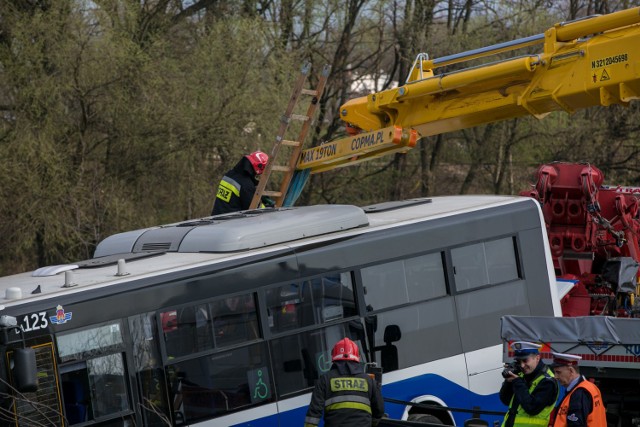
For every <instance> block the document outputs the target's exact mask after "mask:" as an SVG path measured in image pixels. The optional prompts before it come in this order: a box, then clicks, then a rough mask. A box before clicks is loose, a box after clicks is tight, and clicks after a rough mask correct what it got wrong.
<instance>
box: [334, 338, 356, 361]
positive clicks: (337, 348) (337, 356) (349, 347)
mask: <svg viewBox="0 0 640 427" xmlns="http://www.w3.org/2000/svg"><path fill="white" fill-rule="evenodd" d="M331 360H332V361H333V362H336V361H338V360H350V361H352V362H359V361H360V350H359V349H358V346H357V345H356V343H354V342H353V341H351V340H350V339H349V338H343V339H341V340H340V341H338V342H337V343H336V345H334V346H333V351H331Z"/></svg>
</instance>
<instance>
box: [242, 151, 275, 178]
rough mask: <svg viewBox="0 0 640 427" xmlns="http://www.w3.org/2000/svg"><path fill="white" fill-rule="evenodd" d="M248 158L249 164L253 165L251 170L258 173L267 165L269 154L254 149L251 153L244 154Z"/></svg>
mask: <svg viewBox="0 0 640 427" xmlns="http://www.w3.org/2000/svg"><path fill="white" fill-rule="evenodd" d="M245 157H246V158H247V159H249V162H250V163H251V166H253V170H254V171H255V172H256V175H260V174H261V173H262V172H264V168H265V167H266V166H267V162H268V161H269V156H267V154H266V153H263V152H262V151H254V152H253V153H251V154H247V155H246V156H245Z"/></svg>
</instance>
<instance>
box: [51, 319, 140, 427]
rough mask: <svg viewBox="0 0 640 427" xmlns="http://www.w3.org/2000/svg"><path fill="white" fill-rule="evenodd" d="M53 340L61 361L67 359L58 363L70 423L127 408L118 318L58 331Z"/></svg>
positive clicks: (80, 421)
mask: <svg viewBox="0 0 640 427" xmlns="http://www.w3.org/2000/svg"><path fill="white" fill-rule="evenodd" d="M56 340H57V345H58V355H59V357H60V360H61V362H71V363H67V364H65V365H61V366H60V378H61V380H62V395H63V400H64V408H65V413H66V414H67V418H68V419H69V423H70V424H79V423H83V422H86V421H90V420H95V419H98V418H104V417H108V416H115V415H117V414H122V413H123V412H125V411H127V412H128V411H129V410H130V404H129V402H130V399H129V394H128V388H127V382H126V379H125V378H126V376H125V368H124V358H123V353H122V352H123V351H124V348H123V340H122V332H121V327H120V323H119V322H116V323H111V324H107V325H101V326H97V327H94V328H90V329H85V330H81V331H76V332H69V333H64V334H59V335H58V336H57V338H56ZM106 353H113V354H106Z"/></svg>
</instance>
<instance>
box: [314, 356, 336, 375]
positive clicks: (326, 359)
mask: <svg viewBox="0 0 640 427" xmlns="http://www.w3.org/2000/svg"><path fill="white" fill-rule="evenodd" d="M316 361H317V365H318V371H320V372H321V373H323V374H324V373H325V372H328V371H329V369H331V363H332V362H331V355H330V354H329V352H328V351H323V352H321V353H317V354H316Z"/></svg>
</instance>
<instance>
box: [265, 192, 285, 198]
mask: <svg viewBox="0 0 640 427" xmlns="http://www.w3.org/2000/svg"><path fill="white" fill-rule="evenodd" d="M262 195H263V196H269V197H282V193H281V192H279V191H263V192H262Z"/></svg>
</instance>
